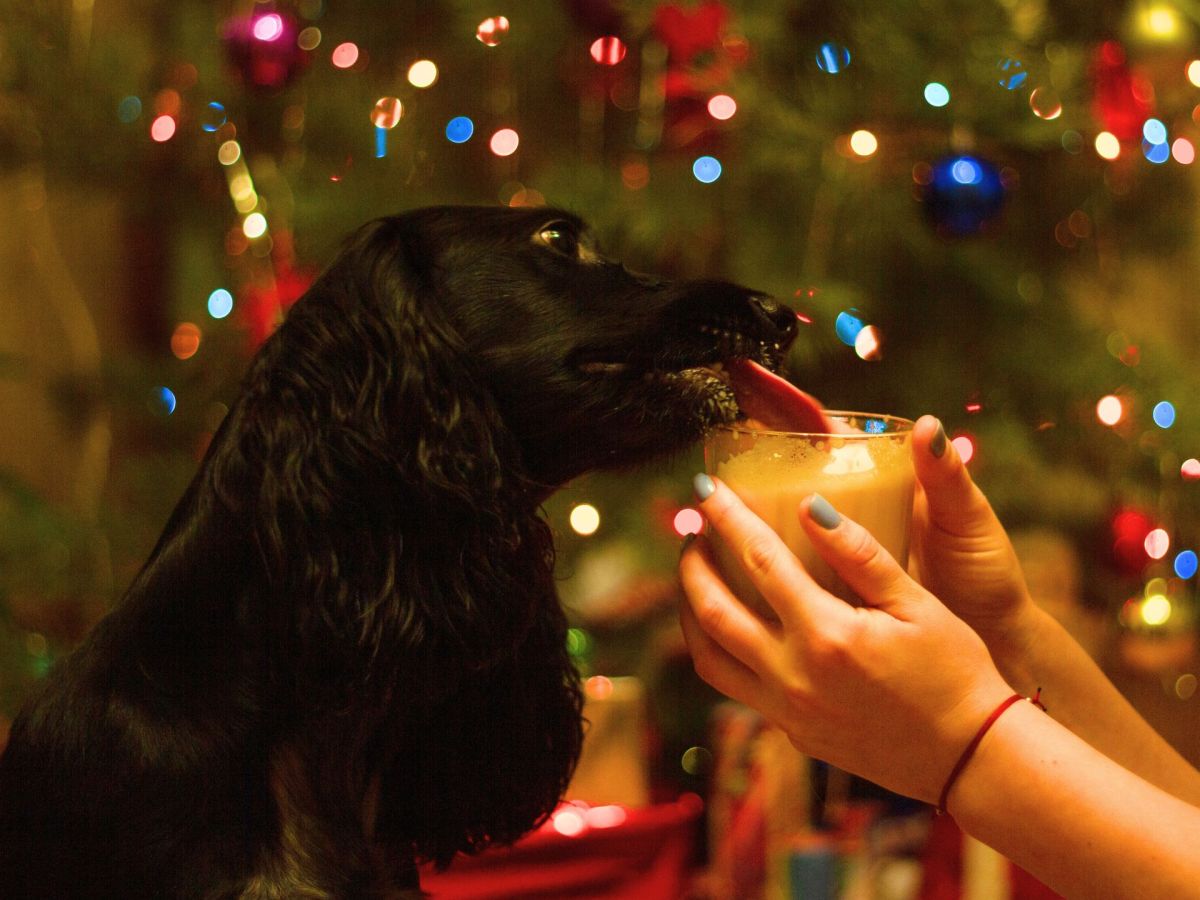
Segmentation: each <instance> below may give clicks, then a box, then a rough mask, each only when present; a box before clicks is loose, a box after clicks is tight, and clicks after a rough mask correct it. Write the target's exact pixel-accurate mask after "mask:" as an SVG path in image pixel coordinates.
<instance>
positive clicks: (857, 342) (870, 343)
mask: <svg viewBox="0 0 1200 900" xmlns="http://www.w3.org/2000/svg"><path fill="white" fill-rule="evenodd" d="M854 352H855V353H857V354H858V357H859V359H865V360H866V361H867V362H876V361H878V360H880V359H882V358H883V336H882V335H881V334H880V332H879V329H878V328H876V327H875V326H874V325H866V326H864V327H863V328H862V329H860V330H859V332H858V334H857V335H855V336H854Z"/></svg>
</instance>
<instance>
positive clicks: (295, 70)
mask: <svg viewBox="0 0 1200 900" xmlns="http://www.w3.org/2000/svg"><path fill="white" fill-rule="evenodd" d="M221 31H222V37H223V39H224V42H225V52H226V55H227V56H228V57H229V61H230V62H231V63H232V64H233V67H234V68H235V69H237V71H238V73H239V74H240V75H241V78H242V81H243V82H245V84H246V86H247V87H248V88H249V89H250V90H258V91H267V92H270V91H278V90H280V89H282V88H284V87H287V86H288V85H289V84H291V82H292V80H293V79H294V78H295V77H296V75H298V74H299V73H300V72H301V71H302V70H303V69H304V68H305V67H306V66H307V65H308V58H309V55H308V53H307V52H306V51H305V50H303V49H301V47H300V45H299V44H298V43H297V42H296V37H297V35H296V32H297V28H296V20H295V19H294V18H292V17H291V16H290V15H288V14H287V13H277V12H270V13H255V14H253V15H250V16H240V17H235V18H232V19H228V20H227V21H226V22H225V24H224V25H223V26H222V29H221Z"/></svg>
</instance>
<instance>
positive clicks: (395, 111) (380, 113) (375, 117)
mask: <svg viewBox="0 0 1200 900" xmlns="http://www.w3.org/2000/svg"><path fill="white" fill-rule="evenodd" d="M403 115H404V104H403V103H401V102H400V100H399V99H398V98H396V97H380V98H379V99H378V100H376V101H375V106H374V107H373V108H372V109H371V124H372V125H374V126H375V127H376V128H383V129H388V128H395V127H396V123H397V122H399V121H400V117H401V116H403Z"/></svg>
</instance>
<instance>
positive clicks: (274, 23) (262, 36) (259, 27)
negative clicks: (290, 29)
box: [251, 13, 283, 41]
mask: <svg viewBox="0 0 1200 900" xmlns="http://www.w3.org/2000/svg"><path fill="white" fill-rule="evenodd" d="M251 30H252V32H253V33H254V37H255V38H256V39H257V40H260V41H276V40H279V37H280V36H281V35H282V34H283V17H282V16H281V15H279V13H267V14H266V15H264V16H259V17H258V18H257V19H255V20H254V24H253V25H252V26H251Z"/></svg>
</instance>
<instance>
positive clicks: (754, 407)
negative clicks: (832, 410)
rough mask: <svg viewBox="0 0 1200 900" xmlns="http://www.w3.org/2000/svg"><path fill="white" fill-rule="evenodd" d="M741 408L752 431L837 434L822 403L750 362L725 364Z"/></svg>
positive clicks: (734, 361)
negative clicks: (822, 407) (753, 429)
mask: <svg viewBox="0 0 1200 900" xmlns="http://www.w3.org/2000/svg"><path fill="white" fill-rule="evenodd" d="M725 370H726V371H727V372H728V373H729V377H730V382H731V383H732V385H733V392H734V394H735V395H737V402H738V406H740V407H741V408H742V412H743V413H745V414H746V419H747V424H748V425H749V426H750V427H751V428H755V429H766V430H768V431H803V432H808V433H810V434H812V433H815V434H833V433H834V432H835V431H836V429H835V428H834V425H833V423H832V422H830V420H829V417H828V416H826V415H825V413H824V411H823V410H822V409H821V404H820V403H818V402H817V401H816V399H814V398H813V397H812V396H810V395H809V394H806V393H804V391H802V390H800V389H799V388H798V387H796V386H795V385H793V384H791V383H790V382H788V381H785V380H784V379H782V378H780V377H779V376H778V375H776V374H775V373H773V372H771V371H770V370H768V369H765V368H763V367H762V366H760V365H759V364H758V363H756V362H753V361H752V360H748V359H735V360H731V361H729V362H727V363H726V364H725Z"/></svg>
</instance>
